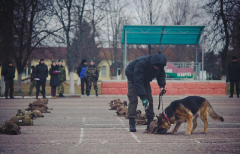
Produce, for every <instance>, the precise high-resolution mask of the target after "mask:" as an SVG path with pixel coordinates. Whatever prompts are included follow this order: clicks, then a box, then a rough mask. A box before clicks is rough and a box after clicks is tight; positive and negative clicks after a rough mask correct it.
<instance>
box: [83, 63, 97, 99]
mask: <svg viewBox="0 0 240 154" xmlns="http://www.w3.org/2000/svg"><path fill="white" fill-rule="evenodd" d="M89 62H90V65H89V66H88V68H87V72H86V77H87V79H88V86H87V96H89V95H90V91H91V87H92V83H93V86H94V90H95V92H96V96H98V87H97V81H98V75H99V70H98V69H97V67H96V66H95V65H94V61H93V60H92V59H90V60H89Z"/></svg>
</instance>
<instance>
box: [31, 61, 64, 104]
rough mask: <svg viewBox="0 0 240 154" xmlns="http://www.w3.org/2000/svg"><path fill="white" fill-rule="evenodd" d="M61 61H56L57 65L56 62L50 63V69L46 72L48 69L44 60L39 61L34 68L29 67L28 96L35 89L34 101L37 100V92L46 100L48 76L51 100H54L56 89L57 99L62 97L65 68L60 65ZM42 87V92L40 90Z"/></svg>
mask: <svg viewBox="0 0 240 154" xmlns="http://www.w3.org/2000/svg"><path fill="white" fill-rule="evenodd" d="M62 63H63V60H61V59H60V60H58V65H57V64H56V61H52V64H51V68H50V69H49V71H48V67H47V65H46V64H44V59H40V62H39V64H38V65H37V66H36V67H34V66H31V69H32V73H31V85H30V90H29V94H30V95H31V93H32V89H33V88H34V87H36V99H38V95H39V92H40V93H42V96H43V98H46V91H45V86H46V79H47V77H48V74H49V75H50V76H51V78H50V86H51V96H52V98H56V89H57V87H58V94H59V97H64V95H63V93H64V82H65V81H66V71H65V67H64V66H63V65H62ZM40 87H42V90H40Z"/></svg>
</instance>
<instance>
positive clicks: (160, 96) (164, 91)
mask: <svg viewBox="0 0 240 154" xmlns="http://www.w3.org/2000/svg"><path fill="white" fill-rule="evenodd" d="M166 92H167V91H166V90H165V89H163V90H162V91H161V92H160V94H159V104H158V110H159V108H160V104H161V102H162V96H163V94H165V93H166ZM162 112H163V102H162Z"/></svg>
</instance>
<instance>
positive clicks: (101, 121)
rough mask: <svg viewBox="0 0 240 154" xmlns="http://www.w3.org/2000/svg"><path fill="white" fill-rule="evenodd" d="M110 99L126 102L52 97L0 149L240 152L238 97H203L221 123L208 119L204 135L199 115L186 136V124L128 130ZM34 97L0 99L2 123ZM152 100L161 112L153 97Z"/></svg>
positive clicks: (127, 153) (5, 138) (1, 141)
mask: <svg viewBox="0 0 240 154" xmlns="http://www.w3.org/2000/svg"><path fill="white" fill-rule="evenodd" d="M114 98H120V99H121V100H122V101H123V100H127V97H123V96H121V97H119V96H118V97H115V96H111V97H110V96H108V97H99V98H95V97H90V98H71V99H70V98H64V99H50V100H49V104H48V106H49V107H50V108H51V107H52V108H53V110H52V111H51V113H45V114H44V116H45V117H44V118H38V119H36V120H34V126H22V127H21V128H22V129H21V130H22V133H21V134H20V135H17V136H11V135H5V134H0V153H18V154H21V153H70V154H71V153H81V154H85V153H98V154H105V153H109V154H113V153H124V154H130V153H131V154H134V153H137V154H140V153H148V154H151V153H171V154H175V153H176V154H182V153H184V154H188V153H191V154H193V153H240V112H239V111H240V99H237V98H233V99H228V98H227V97H224V96H214V97H212V96H211V97H207V99H208V100H209V102H210V103H211V105H212V106H213V108H214V110H215V111H216V112H217V113H218V114H219V115H221V116H223V117H224V120H225V121H224V122H223V123H222V122H217V121H214V120H212V119H209V127H208V133H207V134H206V135H205V134H201V132H202V131H203V123H202V121H200V119H199V120H198V127H197V129H196V130H195V133H194V134H192V135H190V136H185V135H184V133H185V132H186V124H184V125H182V126H181V127H180V128H179V131H178V132H177V133H176V134H174V135H169V134H166V135H153V134H144V133H143V131H144V129H145V127H146V126H137V132H136V133H130V132H129V131H128V120H126V119H124V118H123V117H117V116H116V113H115V111H113V110H109V106H108V103H109V102H110V100H112V99H114ZM179 98H183V96H174V97H171V96H166V97H164V98H163V102H164V107H166V106H167V105H169V103H170V102H171V101H173V100H176V99H179ZM33 101H34V99H15V100H10V99H9V100H5V99H0V124H3V123H4V122H5V121H6V120H8V119H10V118H11V117H12V116H13V115H15V114H16V112H17V109H24V108H26V107H27V105H28V104H29V103H31V102H33ZM154 103H155V104H154V107H155V113H156V114H159V113H160V111H158V110H157V103H158V98H157V97H155V98H154ZM139 109H141V110H142V106H139ZM172 127H173V126H172Z"/></svg>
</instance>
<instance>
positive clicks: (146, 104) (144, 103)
mask: <svg viewBox="0 0 240 154" xmlns="http://www.w3.org/2000/svg"><path fill="white" fill-rule="evenodd" d="M141 100H142V104H143V106H144V107H145V108H147V106H148V100H147V99H146V98H143V99H141Z"/></svg>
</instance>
